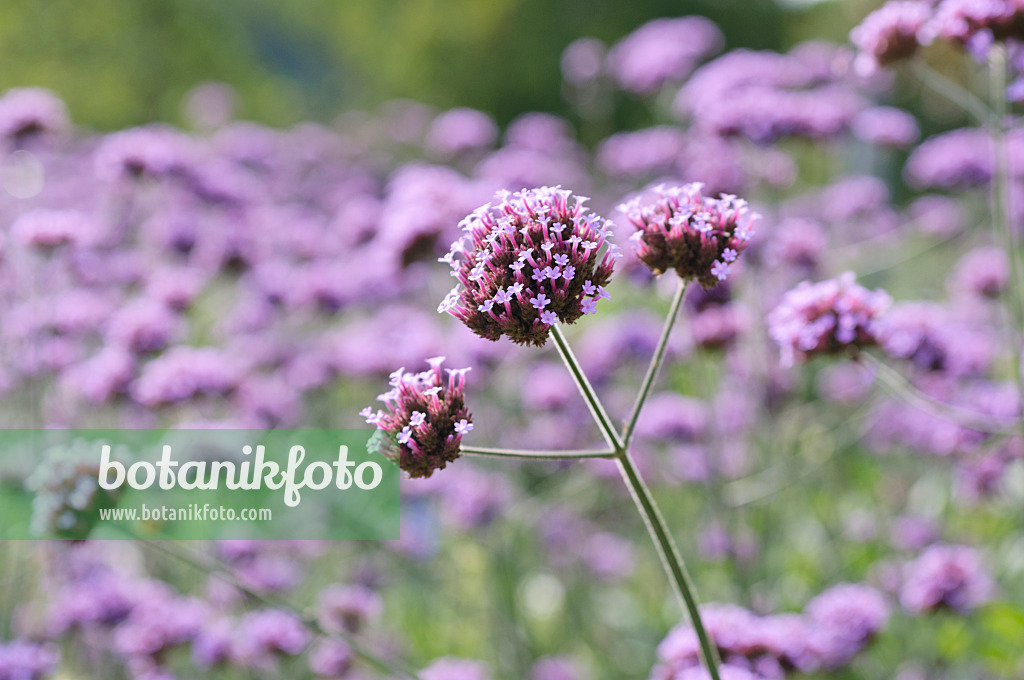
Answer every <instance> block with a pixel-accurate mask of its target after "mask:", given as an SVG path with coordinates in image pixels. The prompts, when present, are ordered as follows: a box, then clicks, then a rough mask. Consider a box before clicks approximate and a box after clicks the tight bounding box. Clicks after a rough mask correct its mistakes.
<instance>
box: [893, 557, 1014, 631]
mask: <svg viewBox="0 0 1024 680" xmlns="http://www.w3.org/2000/svg"><path fill="white" fill-rule="evenodd" d="M994 594H995V583H994V582H993V581H992V578H991V577H990V576H989V574H988V571H987V570H986V569H985V565H984V563H983V562H982V559H981V555H980V554H979V553H978V552H977V551H976V550H974V549H973V548H970V547H967V546H963V545H944V544H943V545H934V546H932V547H930V548H927V549H926V550H925V551H924V552H923V553H921V555H920V556H919V557H918V558H917V559H915V560H914V561H912V562H909V563H908V564H907V565H906V566H905V568H904V579H903V586H902V588H901V589H900V604H902V605H903V608H904V609H906V610H907V611H910V612H912V613H915V614H922V613H927V612H931V611H935V610H936V609H940V608H942V607H949V608H950V609H953V610H955V611H958V612H961V613H967V612H969V611H971V610H972V609H974V608H975V607H977V606H978V605H981V604H984V603H985V602H987V601H988V600H989V599H990V598H991V597H992V596H993V595H994Z"/></svg>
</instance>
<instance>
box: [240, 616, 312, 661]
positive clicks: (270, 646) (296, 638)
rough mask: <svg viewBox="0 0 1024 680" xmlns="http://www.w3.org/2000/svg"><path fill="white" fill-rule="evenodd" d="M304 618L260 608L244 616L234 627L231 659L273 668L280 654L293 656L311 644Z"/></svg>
mask: <svg viewBox="0 0 1024 680" xmlns="http://www.w3.org/2000/svg"><path fill="white" fill-rule="evenodd" d="M309 639H310V633H309V631H308V630H306V627H305V626H304V625H303V623H302V619H300V618H299V616H298V615H297V614H295V613H293V612H289V611H285V610H282V609H260V610H256V611H252V612H249V613H248V614H246V615H245V616H243V617H242V618H241V619H240V620H239V622H238V627H237V628H236V629H235V638H234V643H233V645H232V659H233V660H234V661H235V662H237V663H239V664H241V665H242V666H243V667H248V668H266V669H272V668H274V667H275V666H276V665H277V658H276V657H277V656H278V655H281V654H283V655H288V656H294V655H296V654H299V653H301V652H302V650H304V649H305V648H306V645H307V644H309Z"/></svg>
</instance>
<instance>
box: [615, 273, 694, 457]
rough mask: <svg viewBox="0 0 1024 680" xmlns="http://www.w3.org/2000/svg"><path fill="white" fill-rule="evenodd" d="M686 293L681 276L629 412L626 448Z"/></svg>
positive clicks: (625, 440)
mask: <svg viewBox="0 0 1024 680" xmlns="http://www.w3.org/2000/svg"><path fill="white" fill-rule="evenodd" d="M685 294H686V281H684V280H683V279H682V278H679V279H678V283H677V285H676V294H675V296H674V297H673V298H672V305H671V306H670V307H669V310H668V316H667V317H665V326H664V327H663V328H662V329H661V337H660V338H658V346H657V347H655V349H654V356H652V357H651V363H650V364H649V365H648V366H647V374H646V375H645V376H644V380H643V382H642V383H640V392H639V393H637V396H636V403H635V404H633V411H632V412H631V413H630V414H629V421H628V422H627V423H626V431H625V434H623V436H622V439H623V447H624V448H628V447H629V442H630V440H632V439H633V431H634V430H635V429H636V421H637V420H638V419H639V418H640V411H641V410H642V409H643V407H644V402H646V401H647V396H648V395H649V394H650V393H651V387H653V386H654V380H655V379H656V378H657V377H658V371H659V369H661V364H662V361H664V359H665V349H666V348H667V347H668V339H669V336H670V335H672V328H673V327H674V326H675V324H676V318H677V317H678V316H679V308H680V307H682V304H683V296H684V295H685Z"/></svg>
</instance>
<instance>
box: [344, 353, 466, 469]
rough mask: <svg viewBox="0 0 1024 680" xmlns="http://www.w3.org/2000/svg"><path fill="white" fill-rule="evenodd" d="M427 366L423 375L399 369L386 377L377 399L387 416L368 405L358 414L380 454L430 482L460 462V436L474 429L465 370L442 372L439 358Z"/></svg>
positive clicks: (431, 360) (441, 362)
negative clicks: (373, 430)
mask: <svg viewBox="0 0 1024 680" xmlns="http://www.w3.org/2000/svg"><path fill="white" fill-rule="evenodd" d="M427 363H429V364H430V369H429V370H427V371H423V372H422V373H406V372H405V371H404V369H401V368H400V369H398V370H397V371H395V372H394V373H392V374H391V382H390V385H391V389H390V390H389V391H388V392H386V393H384V394H382V395H380V397H378V400H380V401H382V402H384V405H385V407H386V408H387V412H385V411H382V410H379V409H378V410H374V409H373V408H371V407H369V406H367V407H366V408H365V409H363V410H362V411H361V412H360V415H361V416H363V417H364V418H366V422H368V423H370V424H371V425H376V426H377V432H378V433H379V434H380V435H382V437H381V439H380V449H379V450H380V452H381V453H383V454H384V455H385V456H387V457H388V458H391V459H392V460H394V461H395V462H396V463H397V464H398V466H399V467H401V468H402V469H403V470H405V471H406V472H407V473H408V474H409V476H410V477H429V476H430V475H432V474H433V473H434V470H443V469H444V468H445V466H446V465H448V463H450V462H452V461H453V460H455V459H456V458H458V457H459V447H460V444H461V443H462V437H463V436H465V435H466V434H468V433H469V432H470V431H471V430H472V429H473V417H472V416H471V415H470V413H469V410H468V409H467V408H466V404H465V400H464V395H463V390H464V388H465V382H466V372H467V371H469V369H468V368H462V369H458V370H455V369H446V372H447V373H448V378H447V380H446V379H445V378H444V377H443V376H442V374H441V365H442V364H443V363H444V357H435V358H434V359H430V360H429V361H428V362H427Z"/></svg>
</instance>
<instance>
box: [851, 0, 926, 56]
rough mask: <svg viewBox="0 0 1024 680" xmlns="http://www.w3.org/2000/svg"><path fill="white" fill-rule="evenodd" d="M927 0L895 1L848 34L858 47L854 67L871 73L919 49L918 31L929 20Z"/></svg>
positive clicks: (878, 10) (883, 6)
mask: <svg viewBox="0 0 1024 680" xmlns="http://www.w3.org/2000/svg"><path fill="white" fill-rule="evenodd" d="M931 13H932V7H931V4H930V3H929V2H927V1H926V0H895V1H890V2H887V3H885V4H884V5H882V7H881V8H880V9H877V10H875V11H874V12H872V13H871V14H869V15H868V16H867V17H865V18H864V20H863V21H862V22H861V23H860V24H859V25H858V26H856V27H855V28H854V29H853V30H852V31H850V40H851V42H853V44H854V45H856V46H857V49H858V50H859V52H860V53H859V54H858V57H857V62H856V63H857V66H858V69H859V70H860V71H861V72H862V73H870V72H872V71H873V70H874V69H875V68H876V67H878V66H886V65H888V64H891V63H893V62H897V61H900V60H903V59H907V58H909V57H911V56H913V55H914V53H915V52H916V51H917V49H918V47H919V46H920V42H919V40H918V31H920V30H921V28H922V27H923V26H924V25H925V23H926V22H927V21H928V19H929V18H930V17H931Z"/></svg>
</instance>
